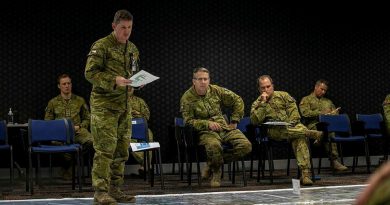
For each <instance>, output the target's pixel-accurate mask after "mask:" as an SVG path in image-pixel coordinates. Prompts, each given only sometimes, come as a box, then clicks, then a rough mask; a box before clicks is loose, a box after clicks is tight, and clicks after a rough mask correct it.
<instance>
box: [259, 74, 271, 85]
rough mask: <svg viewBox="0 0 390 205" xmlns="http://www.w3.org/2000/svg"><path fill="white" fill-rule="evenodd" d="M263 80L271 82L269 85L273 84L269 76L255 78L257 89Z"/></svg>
mask: <svg viewBox="0 0 390 205" xmlns="http://www.w3.org/2000/svg"><path fill="white" fill-rule="evenodd" d="M265 79H268V80H269V81H270V82H271V84H274V83H273V80H272V78H271V76H269V75H261V76H260V77H259V78H257V87H260V80H265Z"/></svg>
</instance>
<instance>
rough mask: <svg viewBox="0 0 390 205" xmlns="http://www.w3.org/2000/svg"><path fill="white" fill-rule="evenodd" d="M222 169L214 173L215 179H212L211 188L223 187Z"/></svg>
mask: <svg viewBox="0 0 390 205" xmlns="http://www.w3.org/2000/svg"><path fill="white" fill-rule="evenodd" d="M221 175H222V172H221V169H218V170H216V171H214V172H213V177H212V178H211V181H210V186H211V187H220V186H221Z"/></svg>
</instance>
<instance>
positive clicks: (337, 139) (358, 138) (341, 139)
mask: <svg viewBox="0 0 390 205" xmlns="http://www.w3.org/2000/svg"><path fill="white" fill-rule="evenodd" d="M364 140H365V137H364V136H349V137H337V136H335V137H333V138H332V139H331V141H332V142H361V141H364Z"/></svg>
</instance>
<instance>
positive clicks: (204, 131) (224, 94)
mask: <svg viewBox="0 0 390 205" xmlns="http://www.w3.org/2000/svg"><path fill="white" fill-rule="evenodd" d="M192 83H193V86H192V87H191V88H189V89H188V90H187V91H186V92H185V93H184V94H183V96H182V97H181V100H180V106H181V112H182V115H183V118H184V122H185V124H187V125H190V126H192V127H193V128H194V129H195V131H198V134H199V135H198V137H199V144H200V145H203V146H204V147H205V150H206V155H207V166H206V168H205V169H204V170H203V171H202V178H204V179H208V178H210V176H211V175H212V179H211V182H210V185H211V187H219V186H221V166H222V165H223V163H224V160H225V161H230V160H236V159H239V158H241V157H243V156H245V155H246V154H248V153H250V152H251V150H252V145H251V143H250V142H249V140H248V139H247V138H246V137H245V135H244V134H243V133H242V132H241V131H240V130H238V129H237V123H238V122H239V121H240V120H241V118H242V117H243V115H244V102H243V100H242V99H241V97H240V96H238V95H237V94H235V93H234V92H232V91H230V90H228V89H226V88H222V87H219V86H217V85H210V76H209V71H208V70H207V69H206V68H196V69H195V70H194V72H193V79H192ZM223 106H227V107H231V108H232V110H233V112H232V116H231V123H230V124H227V122H226V120H225V118H224V117H223V115H222V110H221V109H222V107H223ZM222 143H229V144H231V145H232V146H233V150H234V151H233V153H223V149H222Z"/></svg>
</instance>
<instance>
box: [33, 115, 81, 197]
mask: <svg viewBox="0 0 390 205" xmlns="http://www.w3.org/2000/svg"><path fill="white" fill-rule="evenodd" d="M50 121H57V122H58V123H59V122H60V121H63V123H64V130H63V131H64V132H65V135H64V133H60V134H54V130H44V128H39V131H43V132H42V133H41V135H38V133H36V131H35V130H33V129H35V128H36V127H35V126H34V124H35V123H38V124H48V123H51V122H50ZM53 123H55V122H53ZM28 124H29V126H28V141H29V142H28V144H29V145H28V163H29V166H28V168H27V173H26V189H27V190H28V191H30V193H31V194H33V192H34V187H33V176H32V170H33V166H32V164H33V163H32V155H33V154H36V157H37V167H36V183H37V184H39V183H40V182H39V181H40V172H39V169H40V155H41V154H49V156H51V154H53V153H73V155H72V156H73V160H72V162H74V160H75V159H76V164H77V181H78V185H79V186H78V187H79V192H81V191H82V181H81V173H82V172H81V169H82V164H81V153H82V146H81V145H79V144H74V143H72V142H73V138H74V135H71V133H70V131H69V122H68V120H67V119H60V120H34V119H29V122H28ZM50 126H51V125H50ZM64 137H65V138H66V139H64ZM50 141H61V142H63V143H64V144H63V145H45V144H41V143H42V142H50ZM50 166H51V164H50ZM75 187H76V185H75V167H74V163H72V190H75Z"/></svg>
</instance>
